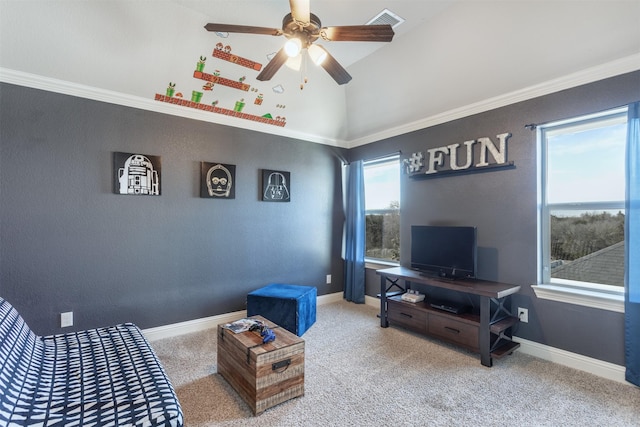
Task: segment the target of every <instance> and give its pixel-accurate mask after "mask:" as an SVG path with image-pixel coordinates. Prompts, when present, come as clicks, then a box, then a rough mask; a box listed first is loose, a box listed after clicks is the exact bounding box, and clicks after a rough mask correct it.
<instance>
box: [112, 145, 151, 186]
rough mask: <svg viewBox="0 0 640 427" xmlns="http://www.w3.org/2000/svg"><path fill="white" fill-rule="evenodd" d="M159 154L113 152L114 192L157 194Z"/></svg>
mask: <svg viewBox="0 0 640 427" xmlns="http://www.w3.org/2000/svg"><path fill="white" fill-rule="evenodd" d="M161 170H162V168H161V162H160V157H159V156H150V155H148V154H135V153H120V152H115V153H113V176H114V192H115V193H116V194H131V195H138V196H159V195H160V179H161Z"/></svg>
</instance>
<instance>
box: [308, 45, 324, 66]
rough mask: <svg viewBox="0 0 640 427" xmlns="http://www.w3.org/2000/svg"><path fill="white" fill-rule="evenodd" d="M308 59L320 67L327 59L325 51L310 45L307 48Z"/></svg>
mask: <svg viewBox="0 0 640 427" xmlns="http://www.w3.org/2000/svg"><path fill="white" fill-rule="evenodd" d="M308 50H309V57H310V58H311V60H312V61H313V63H314V64H316V65H321V64H322V63H323V62H324V60H325V59H327V51H326V50H324V49H323V48H321V47H320V46H318V45H315V44H312V45H311V46H309V49H308Z"/></svg>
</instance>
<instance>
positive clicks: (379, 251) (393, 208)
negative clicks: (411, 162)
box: [363, 154, 400, 263]
mask: <svg viewBox="0 0 640 427" xmlns="http://www.w3.org/2000/svg"><path fill="white" fill-rule="evenodd" d="M363 169H364V194H365V195H364V200H365V202H364V203H365V215H366V244H365V258H367V259H370V260H372V261H375V260H382V261H387V262H395V263H397V262H399V261H400V155H398V154H395V155H393V156H388V157H384V158H381V159H376V160H370V161H366V162H364V168H363Z"/></svg>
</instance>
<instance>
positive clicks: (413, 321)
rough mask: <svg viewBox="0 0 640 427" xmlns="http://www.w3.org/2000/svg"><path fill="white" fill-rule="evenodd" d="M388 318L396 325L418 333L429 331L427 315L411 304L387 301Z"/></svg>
mask: <svg viewBox="0 0 640 427" xmlns="http://www.w3.org/2000/svg"><path fill="white" fill-rule="evenodd" d="M387 304H388V314H387V315H388V318H389V321H390V322H391V323H393V324H395V325H398V326H403V327H405V328H408V329H412V330H414V331H418V332H426V331H427V313H426V312H425V311H424V310H420V309H419V308H417V307H414V306H413V305H411V303H406V302H399V301H393V300H391V299H390V300H387Z"/></svg>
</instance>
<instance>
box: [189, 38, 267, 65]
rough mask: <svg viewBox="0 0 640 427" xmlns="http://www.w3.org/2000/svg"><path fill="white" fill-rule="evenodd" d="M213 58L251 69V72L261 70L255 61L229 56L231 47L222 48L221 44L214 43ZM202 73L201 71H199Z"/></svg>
mask: <svg viewBox="0 0 640 427" xmlns="http://www.w3.org/2000/svg"><path fill="white" fill-rule="evenodd" d="M213 57H214V58H218V59H222V60H223V61H229V62H232V63H234V64H238V65H241V66H243V67H247V68H251V69H252V70H256V71H260V70H261V69H262V64H259V63H257V62H255V61H251V60H250V59H247V58H243V57H241V56H236V55H232V54H231V46H229V45H227V46H223V45H222V43H216V47H215V49H213ZM199 71H202V70H199Z"/></svg>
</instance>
